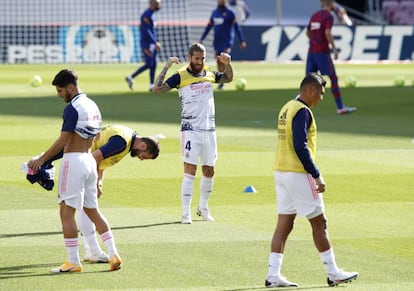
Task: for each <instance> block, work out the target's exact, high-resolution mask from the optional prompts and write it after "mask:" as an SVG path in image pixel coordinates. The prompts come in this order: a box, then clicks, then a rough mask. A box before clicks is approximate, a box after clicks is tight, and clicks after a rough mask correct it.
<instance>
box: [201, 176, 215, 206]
mask: <svg viewBox="0 0 414 291" xmlns="http://www.w3.org/2000/svg"><path fill="white" fill-rule="evenodd" d="M213 184H214V177H205V176H202V177H201V181H200V203H199V207H200V209H204V208H208V199H209V198H210V195H211V192H212V191H213Z"/></svg>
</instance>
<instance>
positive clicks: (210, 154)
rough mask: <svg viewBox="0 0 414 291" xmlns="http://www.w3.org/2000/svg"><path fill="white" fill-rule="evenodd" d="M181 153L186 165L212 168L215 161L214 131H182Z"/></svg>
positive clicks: (215, 142) (215, 141)
mask: <svg viewBox="0 0 414 291" xmlns="http://www.w3.org/2000/svg"><path fill="white" fill-rule="evenodd" d="M181 153H182V155H183V161H184V162H185V163H187V164H192V165H197V164H198V158H200V162H201V165H202V166H210V167H214V165H215V164H216V161H217V140H216V132H215V131H203V132H194V131H182V132H181Z"/></svg>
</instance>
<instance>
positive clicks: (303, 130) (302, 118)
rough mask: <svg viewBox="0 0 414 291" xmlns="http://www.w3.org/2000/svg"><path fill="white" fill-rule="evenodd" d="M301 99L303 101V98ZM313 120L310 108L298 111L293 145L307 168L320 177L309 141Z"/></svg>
mask: <svg viewBox="0 0 414 291" xmlns="http://www.w3.org/2000/svg"><path fill="white" fill-rule="evenodd" d="M299 101H300V102H302V100H299ZM302 103H304V102H302ZM311 122H312V116H311V115H310V113H309V111H308V109H306V108H302V109H300V110H299V111H298V112H297V113H296V116H295V117H294V118H293V121H292V132H293V147H294V148H295V152H296V154H297V155H298V157H299V160H300V161H301V162H302V164H303V167H304V168H305V170H306V171H307V172H308V173H309V174H311V175H312V177H313V178H315V179H316V178H318V177H319V175H320V172H319V170H318V168H317V167H316V165H315V163H314V161H313V159H312V157H311V155H310V152H309V149H308V141H307V136H308V129H309V127H310V124H311Z"/></svg>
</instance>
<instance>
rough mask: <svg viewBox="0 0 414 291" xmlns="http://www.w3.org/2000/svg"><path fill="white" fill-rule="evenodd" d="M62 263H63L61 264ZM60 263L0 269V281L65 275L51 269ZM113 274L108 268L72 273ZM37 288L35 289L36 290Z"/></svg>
mask: <svg viewBox="0 0 414 291" xmlns="http://www.w3.org/2000/svg"><path fill="white" fill-rule="evenodd" d="M60 263H61V262H60ZM60 263H56V262H55V263H47V264H33V265H21V266H11V267H3V268H0V279H1V280H3V279H16V278H29V277H49V276H59V275H64V274H65V273H52V272H50V271H49V269H51V268H53V267H56V266H59V264H60ZM35 269H47V271H45V273H38V272H36V271H35ZM106 272H111V271H110V270H108V269H107V268H106V269H105V270H100V271H87V272H85V271H84V270H83V271H82V273H72V274H70V275H71V276H73V275H76V274H95V273H106ZM35 289H36V288H34V290H35Z"/></svg>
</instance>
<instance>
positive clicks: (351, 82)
mask: <svg viewBox="0 0 414 291" xmlns="http://www.w3.org/2000/svg"><path fill="white" fill-rule="evenodd" d="M356 84H357V80H356V78H355V77H354V76H348V77H346V79H345V87H349V88H355V87H356Z"/></svg>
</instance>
